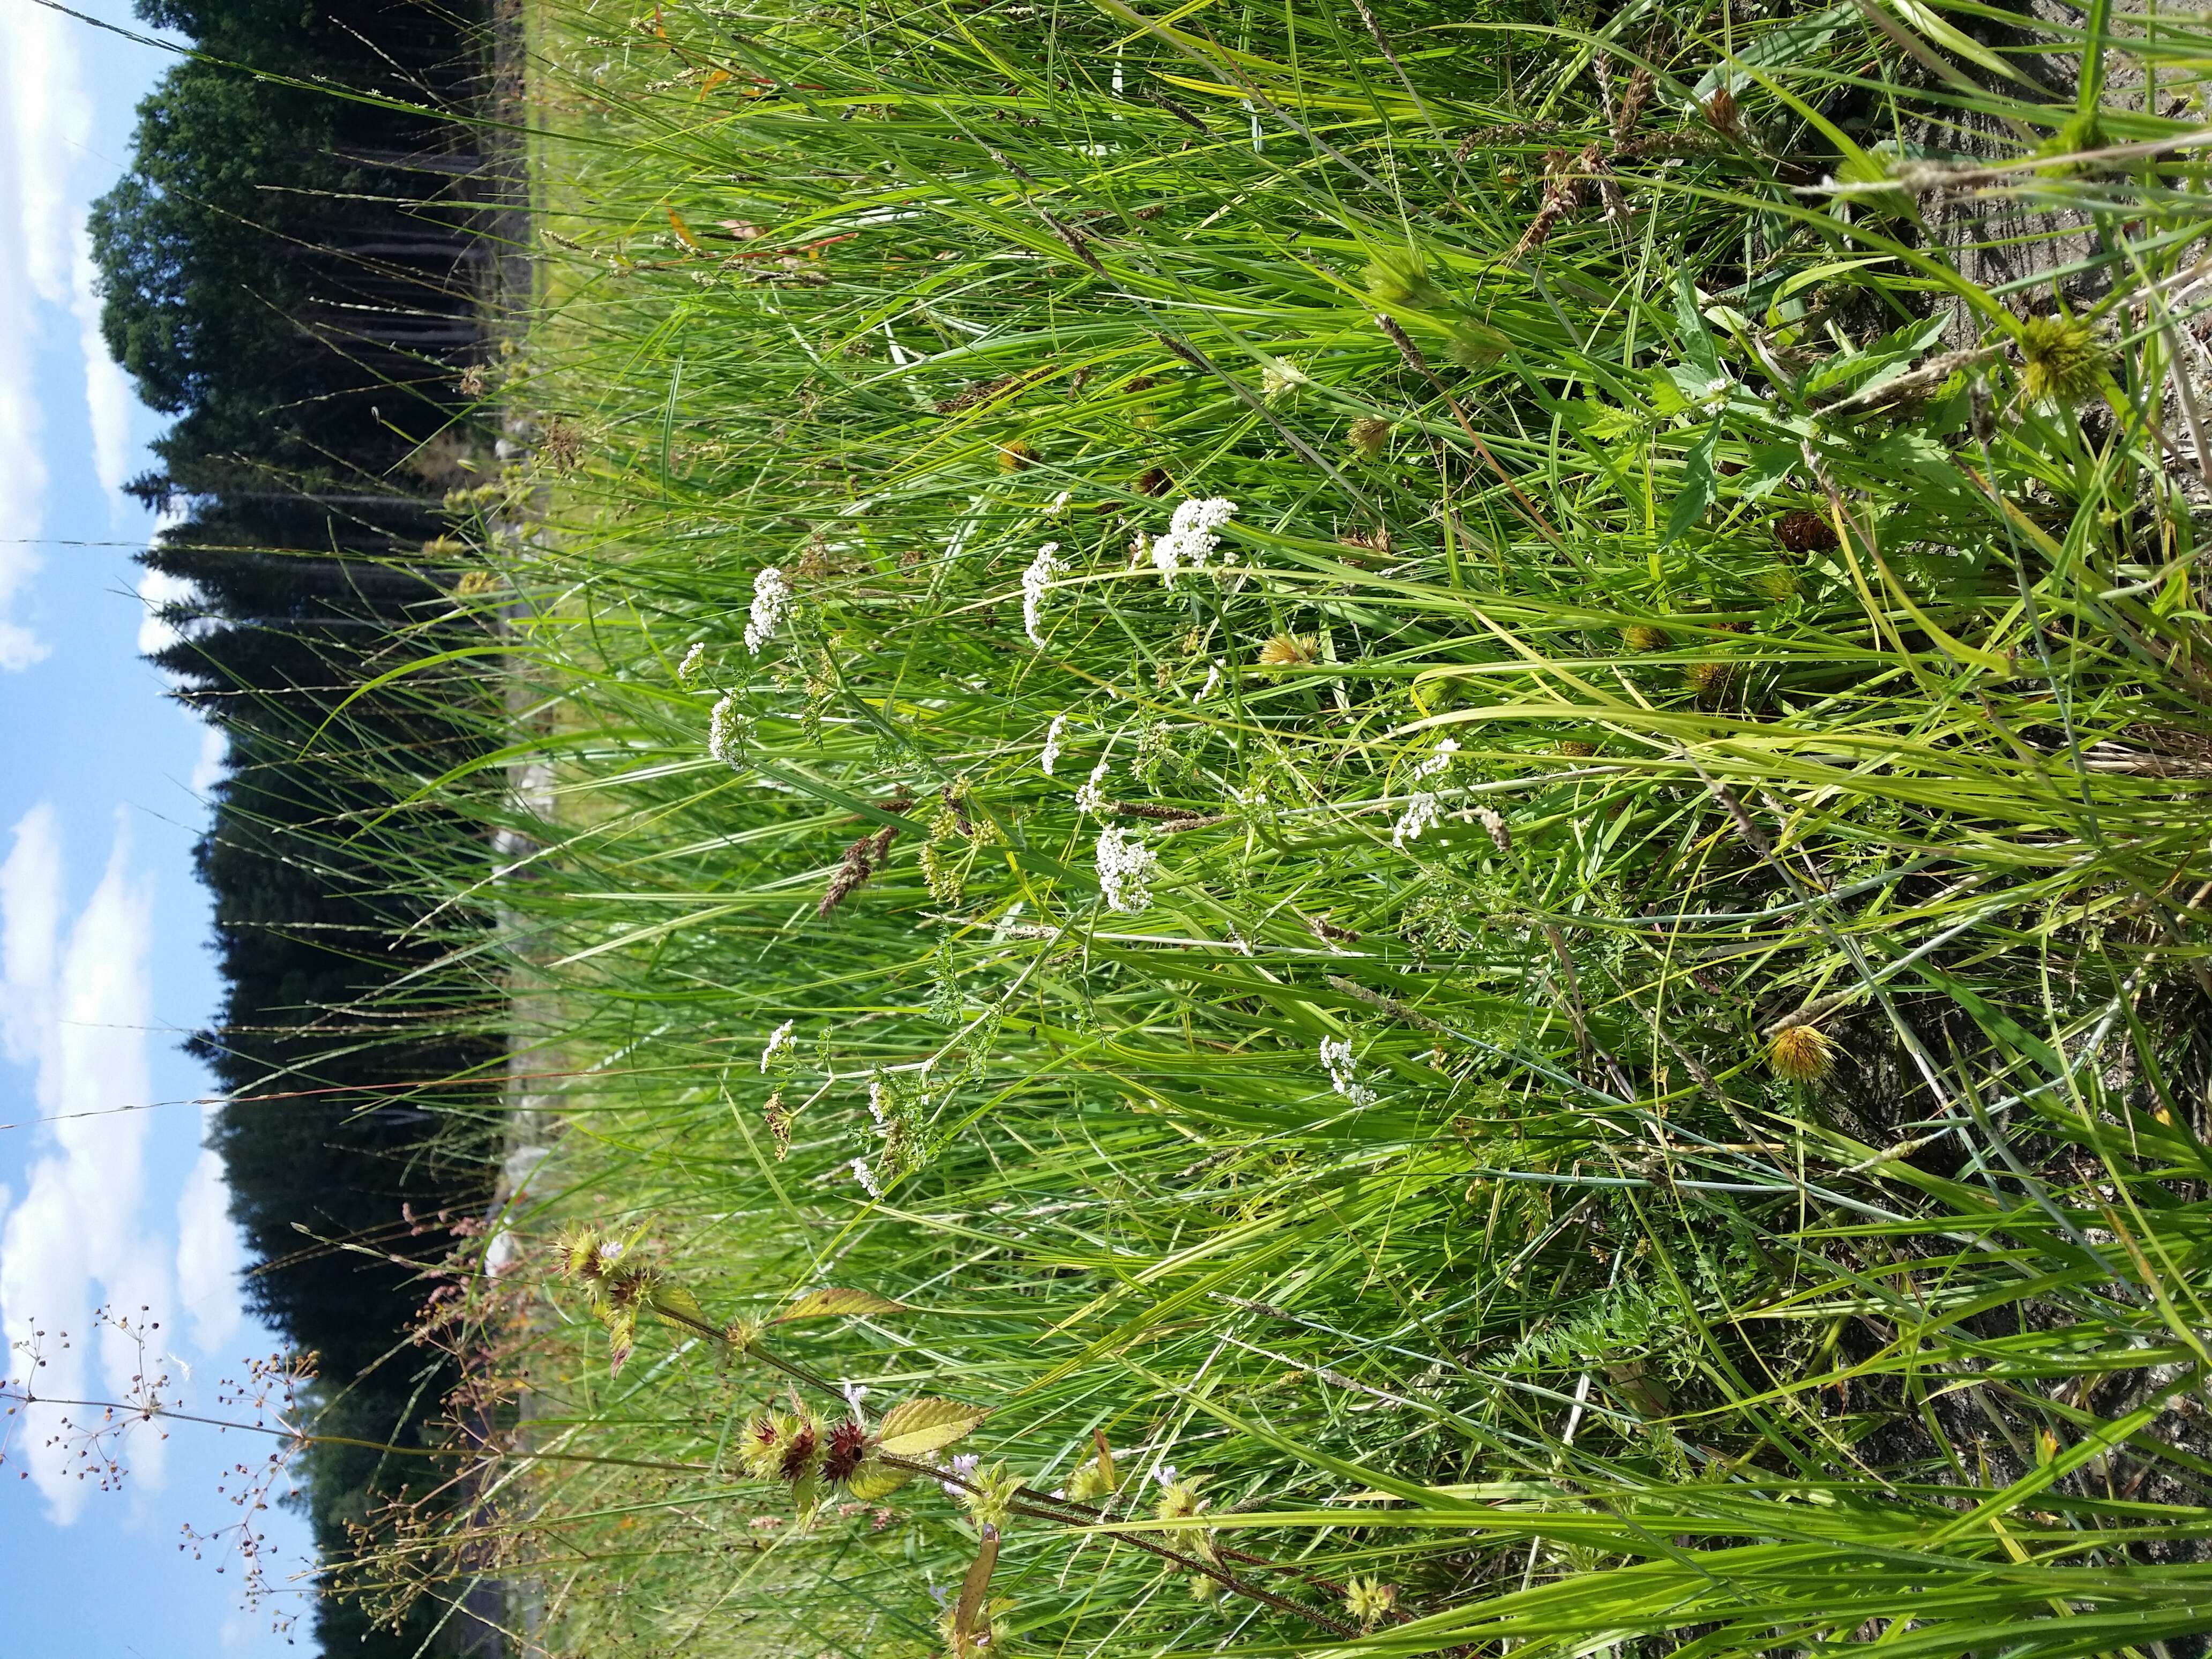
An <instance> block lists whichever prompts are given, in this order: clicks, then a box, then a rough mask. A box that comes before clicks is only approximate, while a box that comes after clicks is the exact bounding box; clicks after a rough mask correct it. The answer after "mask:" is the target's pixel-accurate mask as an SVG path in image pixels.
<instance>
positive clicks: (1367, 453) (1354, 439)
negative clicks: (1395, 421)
mask: <svg viewBox="0 0 2212 1659" xmlns="http://www.w3.org/2000/svg"><path fill="white" fill-rule="evenodd" d="M1394 429H1395V428H1393V427H1392V426H1391V424H1390V422H1388V421H1385V420H1380V419H1377V418H1376V416H1372V415H1363V416H1360V417H1359V418H1358V420H1356V421H1354V422H1352V429H1351V431H1350V432H1348V433H1347V434H1346V437H1347V438H1348V439H1349V440H1350V441H1351V444H1352V453H1354V454H1356V455H1358V457H1359V459H1361V460H1363V461H1371V460H1373V459H1376V457H1377V456H1379V455H1381V454H1382V453H1383V451H1384V450H1386V449H1388V448H1389V447H1390V434H1391V432H1392V431H1393V430H1394Z"/></svg>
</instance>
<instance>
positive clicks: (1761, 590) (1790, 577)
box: [1751, 564, 1798, 605]
mask: <svg viewBox="0 0 2212 1659" xmlns="http://www.w3.org/2000/svg"><path fill="white" fill-rule="evenodd" d="M1751 591H1752V592H1754V593H1756V594H1758V595H1759V597H1760V598H1761V599H1771V600H1773V601H1774V602H1775V604H1777V605H1781V604H1784V603H1785V602H1787V601H1789V600H1790V599H1796V597H1797V594H1798V586H1797V573H1796V571H1794V570H1791V569H1790V568H1789V567H1788V566H1786V565H1779V564H1776V565H1769V566H1768V567H1767V568H1765V569H1764V570H1762V571H1760V572H1759V574H1757V575H1755V576H1753V578H1752V579H1751Z"/></svg>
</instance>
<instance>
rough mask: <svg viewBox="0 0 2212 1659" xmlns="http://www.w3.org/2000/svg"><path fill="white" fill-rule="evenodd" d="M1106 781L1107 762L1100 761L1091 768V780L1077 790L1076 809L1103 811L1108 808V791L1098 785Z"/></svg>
mask: <svg viewBox="0 0 2212 1659" xmlns="http://www.w3.org/2000/svg"><path fill="white" fill-rule="evenodd" d="M1105 781H1106V763H1105V762H1104V761H1100V762H1099V763H1098V764H1097V765H1096V766H1094V767H1092V768H1091V781H1089V782H1088V783H1086V784H1085V785H1084V786H1083V787H1081V788H1080V789H1078V790H1077V791H1076V792H1075V810H1076V811H1079V812H1094V813H1095V812H1103V811H1105V810H1106V792H1105V791H1104V790H1103V789H1101V788H1100V787H1098V786H1099V785H1100V784H1102V783H1103V782H1105Z"/></svg>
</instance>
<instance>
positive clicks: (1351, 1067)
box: [1321, 1037, 1378, 1106]
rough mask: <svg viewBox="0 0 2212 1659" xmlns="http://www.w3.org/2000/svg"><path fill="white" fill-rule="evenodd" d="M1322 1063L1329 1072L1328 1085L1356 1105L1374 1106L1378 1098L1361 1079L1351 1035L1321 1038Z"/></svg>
mask: <svg viewBox="0 0 2212 1659" xmlns="http://www.w3.org/2000/svg"><path fill="white" fill-rule="evenodd" d="M1321 1063H1322V1066H1323V1067H1324V1068H1325V1069H1326V1070H1327V1071H1328V1086H1329V1087H1330V1088H1332V1089H1334V1090H1335V1091H1337V1093H1339V1094H1340V1095H1342V1096H1343V1097H1345V1098H1346V1100H1348V1101H1350V1102H1351V1103H1352V1104H1353V1105H1355V1106H1372V1105H1373V1104H1374V1103H1375V1102H1376V1099H1377V1098H1378V1097H1377V1096H1376V1092H1375V1091H1374V1090H1372V1089H1370V1088H1369V1087H1368V1086H1367V1085H1365V1084H1364V1083H1362V1082H1361V1081H1360V1080H1359V1075H1358V1070H1359V1068H1358V1063H1357V1062H1356V1061H1354V1060H1353V1059H1352V1040H1351V1039H1350V1038H1349V1037H1323V1038H1322V1040H1321Z"/></svg>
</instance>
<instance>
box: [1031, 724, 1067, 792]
mask: <svg viewBox="0 0 2212 1659" xmlns="http://www.w3.org/2000/svg"><path fill="white" fill-rule="evenodd" d="M1066 730H1067V716H1066V715H1065V714H1054V716H1053V717H1052V724H1051V725H1050V726H1047V727H1045V729H1044V753H1042V755H1039V756H1038V757H1037V764H1038V765H1040V766H1042V767H1043V768H1044V775H1045V776H1047V777H1050V776H1051V775H1052V769H1053V768H1054V767H1055V766H1057V765H1059V764H1060V734H1061V733H1062V732H1065V731H1066Z"/></svg>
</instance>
